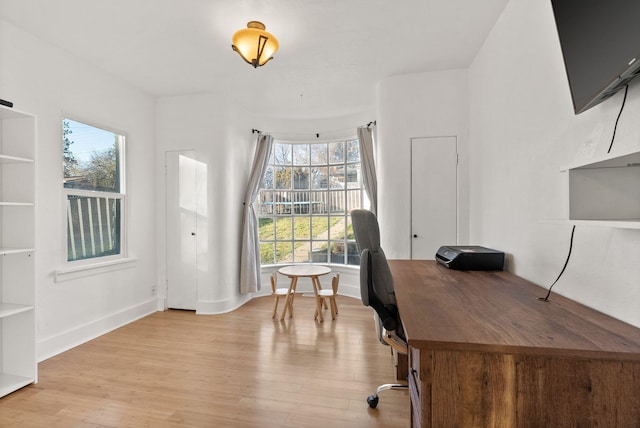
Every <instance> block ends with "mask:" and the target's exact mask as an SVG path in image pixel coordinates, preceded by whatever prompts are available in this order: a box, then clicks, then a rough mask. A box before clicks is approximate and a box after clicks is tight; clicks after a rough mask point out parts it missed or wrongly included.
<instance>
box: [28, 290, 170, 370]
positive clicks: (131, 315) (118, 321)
mask: <svg viewBox="0 0 640 428" xmlns="http://www.w3.org/2000/svg"><path fill="white" fill-rule="evenodd" d="M158 305H159V302H158V299H156V298H155V297H154V298H152V299H149V300H147V301H146V302H143V303H141V304H139V305H136V306H132V307H130V308H127V309H125V310H122V311H120V312H116V313H114V314H111V315H107V316H106V317H103V318H100V319H97V320H95V321H92V322H89V323H87V324H84V325H81V326H78V327H76V328H73V329H71V330H68V331H65V332H64V333H60V334H57V335H55V336H51V337H48V338H46V339H43V340H41V341H39V342H38V343H37V357H38V362H40V361H44V360H46V359H47V358H51V357H53V356H54V355H58V354H60V353H62V352H64V351H68V350H69V349H71V348H74V347H76V346H78V345H81V344H83V343H85V342H88V341H89V340H91V339H95V338H96V337H99V336H102V335H103V334H105V333H108V332H110V331H112V330H115V329H116V328H118V327H122V326H123V325H126V324H129V323H130V322H133V321H135V320H137V319H140V318H142V317H145V316H147V315H149V314H152V313H154V312H156V311H158V307H159V306H158Z"/></svg>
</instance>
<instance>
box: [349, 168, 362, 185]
mask: <svg viewBox="0 0 640 428" xmlns="http://www.w3.org/2000/svg"><path fill="white" fill-rule="evenodd" d="M346 180H347V188H348V189H355V188H359V187H362V184H361V182H360V164H359V163H349V164H347V177H346Z"/></svg>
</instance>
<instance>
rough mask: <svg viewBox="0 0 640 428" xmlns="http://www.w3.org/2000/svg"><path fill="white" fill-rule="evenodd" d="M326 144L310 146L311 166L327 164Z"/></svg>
mask: <svg viewBox="0 0 640 428" xmlns="http://www.w3.org/2000/svg"><path fill="white" fill-rule="evenodd" d="M327 159H328V157H327V144H325V143H316V144H312V145H311V164H312V165H326V164H327V163H328V162H327Z"/></svg>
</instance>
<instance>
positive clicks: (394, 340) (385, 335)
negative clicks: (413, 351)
mask: <svg viewBox="0 0 640 428" xmlns="http://www.w3.org/2000/svg"><path fill="white" fill-rule="evenodd" d="M382 340H384V341H385V343H386V344H388V345H389V346H391V347H392V348H393V349H395V350H396V351H398V352H399V353H401V354H405V355H406V354H407V353H408V352H409V351H408V349H407V342H405V341H404V340H402V338H400V336H398V335H397V334H396V331H395V330H386V329H384V330H383V331H382Z"/></svg>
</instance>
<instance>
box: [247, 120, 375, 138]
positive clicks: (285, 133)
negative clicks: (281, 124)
mask: <svg viewBox="0 0 640 428" xmlns="http://www.w3.org/2000/svg"><path fill="white" fill-rule="evenodd" d="M371 125H376V121H375V120H372V121H371V122H369V123H367V124H366V125H360V126H357V127H356V128H365V127H366V128H370V127H371ZM352 129H353V128H343V129H336V130H332V131H326V132H324V133H323V134H335V133H339V132H344V131H351V130H352ZM251 133H252V134H270V135H273V134H275V135H283V136H287V135H289V136H293V135H295V136H299V137H300V136H306V135H311V136H315V137H316V138H320V133H319V132H316V133H315V134H314V133H310V132H309V133H307V132H262V131H260V130H259V129H255V128H254V129H251Z"/></svg>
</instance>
